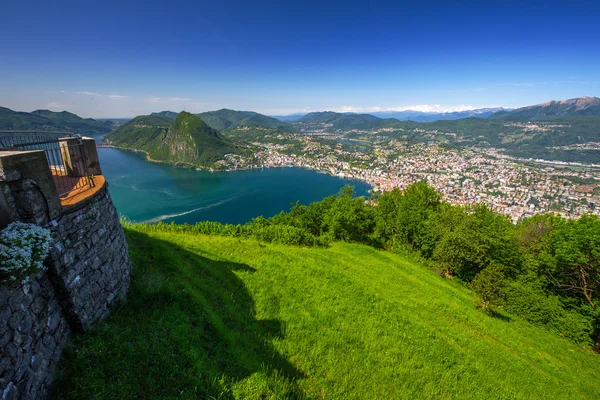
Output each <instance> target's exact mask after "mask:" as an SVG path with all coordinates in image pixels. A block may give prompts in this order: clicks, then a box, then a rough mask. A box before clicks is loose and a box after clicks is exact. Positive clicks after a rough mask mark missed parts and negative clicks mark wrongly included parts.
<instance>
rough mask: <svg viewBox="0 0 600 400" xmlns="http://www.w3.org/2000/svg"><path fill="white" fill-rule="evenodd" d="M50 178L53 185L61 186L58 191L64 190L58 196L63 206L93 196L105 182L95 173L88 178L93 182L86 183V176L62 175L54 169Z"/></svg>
mask: <svg viewBox="0 0 600 400" xmlns="http://www.w3.org/2000/svg"><path fill="white" fill-rule="evenodd" d="M52 179H53V180H54V185H55V186H56V187H57V188H61V189H60V192H62V193H65V192H66V193H65V194H63V195H62V196H60V204H61V205H62V206H63V207H66V206H72V205H74V204H77V203H79V202H80V201H82V200H85V199H87V198H88V197H91V196H93V195H94V194H96V192H98V190H100V189H101V188H102V186H104V182H105V180H104V177H103V176H102V175H95V176H94V178H90V180H91V181H92V183H93V184H92V185H88V184H87V178H85V177H80V178H78V177H72V176H64V175H60V174H58V173H55V171H52Z"/></svg>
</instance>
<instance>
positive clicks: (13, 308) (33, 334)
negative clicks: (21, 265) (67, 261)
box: [0, 272, 69, 400]
mask: <svg viewBox="0 0 600 400" xmlns="http://www.w3.org/2000/svg"><path fill="white" fill-rule="evenodd" d="M68 334H69V325H68V323H67V320H66V318H65V317H64V315H63V313H62V309H61V307H60V305H59V302H58V299H57V298H56V295H55V292H54V288H53V286H52V284H51V283H50V280H49V279H48V275H47V274H46V273H44V272H41V273H38V275H37V276H36V277H35V278H33V279H32V280H31V281H30V283H27V284H26V285H20V284H14V285H11V286H0V398H1V399H3V400H4V399H39V398H44V397H45V396H46V394H47V392H48V389H49V387H50V385H51V383H52V377H53V375H54V369H55V366H56V363H57V362H58V360H59V359H60V354H61V352H62V348H63V345H64V344H65V341H66V340H67V336H68Z"/></svg>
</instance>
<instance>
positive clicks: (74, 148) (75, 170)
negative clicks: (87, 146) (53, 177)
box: [58, 138, 87, 176]
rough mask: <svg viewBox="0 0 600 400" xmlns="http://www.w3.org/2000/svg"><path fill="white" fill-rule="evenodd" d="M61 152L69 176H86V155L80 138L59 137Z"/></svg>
mask: <svg viewBox="0 0 600 400" xmlns="http://www.w3.org/2000/svg"><path fill="white" fill-rule="evenodd" d="M58 145H59V146H60V154H61V155H62V159H63V162H64V163H65V169H66V172H67V175H69V176H86V175H87V173H86V171H85V155H84V152H83V146H82V144H81V142H80V141H79V139H71V138H64V139H59V142H58Z"/></svg>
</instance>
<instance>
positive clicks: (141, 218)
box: [98, 148, 371, 224]
mask: <svg viewBox="0 0 600 400" xmlns="http://www.w3.org/2000/svg"><path fill="white" fill-rule="evenodd" d="M98 156H99V158H100V164H101V167H102V173H103V175H104V176H105V178H106V180H107V181H108V184H109V191H110V194H111V196H112V198H113V201H114V203H115V206H116V207H117V210H118V212H119V215H122V216H127V217H128V218H129V219H131V220H132V221H134V222H157V221H165V222H171V221H175V222H176V223H190V224H193V223H196V222H198V221H218V222H222V223H233V224H238V223H240V224H241V223H245V222H248V221H250V220H251V219H252V218H254V217H257V216H259V215H263V216H265V217H271V216H273V215H275V214H277V213H279V212H280V211H282V210H285V211H288V210H289V208H290V204H291V203H293V202H295V201H297V200H299V201H300V202H301V203H302V204H309V203H312V202H314V201H319V200H321V199H323V198H324V197H327V196H330V195H332V194H335V193H337V192H338V191H339V190H340V188H342V187H343V186H344V185H346V184H350V185H353V186H354V187H355V188H356V193H357V194H358V195H367V194H368V191H369V190H370V189H371V186H370V185H369V184H367V183H365V182H362V181H356V180H348V179H340V178H336V177H333V176H330V175H325V174H321V173H318V172H316V171H311V170H305V169H301V168H265V169H254V170H247V171H234V172H208V171H196V170H191V169H182V168H174V167H171V166H169V165H165V164H156V163H150V162H147V161H146V160H145V159H144V156H143V155H142V154H141V153H133V152H130V151H125V150H118V149H111V148H99V149H98Z"/></svg>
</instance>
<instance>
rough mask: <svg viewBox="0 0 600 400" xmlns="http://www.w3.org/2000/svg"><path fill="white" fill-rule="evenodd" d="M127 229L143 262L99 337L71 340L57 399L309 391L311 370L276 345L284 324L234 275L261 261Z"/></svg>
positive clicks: (59, 377) (295, 394) (266, 394)
mask: <svg viewBox="0 0 600 400" xmlns="http://www.w3.org/2000/svg"><path fill="white" fill-rule="evenodd" d="M126 234H127V241H128V243H129V249H130V255H131V258H132V261H133V264H134V272H133V278H132V286H131V288H130V291H129V294H128V301H127V302H126V303H124V304H123V305H122V306H121V307H120V308H119V309H118V310H115V311H114V312H113V314H112V315H111V316H110V318H109V319H108V320H107V321H106V322H104V323H101V324H99V325H98V326H97V327H96V328H95V329H94V330H93V331H92V332H91V333H90V334H87V335H76V336H73V337H72V339H71V340H70V342H69V343H68V345H67V346H66V348H65V351H64V353H63V359H62V360H61V362H60V364H59V367H58V372H57V377H56V382H55V387H54V390H53V397H54V398H57V399H58V398H60V399H64V398H88V399H91V398H97V399H100V398H102V399H127V398H144V399H151V398H155V399H166V398H233V396H234V394H237V395H238V396H239V397H246V396H248V397H249V396H250V395H251V397H256V398H269V397H277V398H301V397H302V395H301V392H300V390H299V389H298V387H297V385H296V380H297V379H299V378H301V377H302V374H301V373H300V372H299V371H298V370H296V368H295V367H294V366H293V365H292V364H291V363H289V362H288V361H287V360H286V359H285V358H284V357H282V356H281V355H280V354H279V353H278V352H277V351H276V350H275V349H274V348H273V346H272V344H271V339H273V338H281V337H283V336H284V335H285V324H284V323H282V322H281V321H279V320H257V319H256V313H255V308H254V301H253V299H252V297H251V295H250V293H248V290H247V289H246V287H245V285H244V283H243V281H242V280H240V278H239V277H238V276H237V275H236V274H235V273H234V271H236V272H238V273H240V272H241V273H254V271H255V270H254V269H253V268H251V267H249V266H248V265H244V264H238V263H230V262H223V261H213V260H210V259H207V258H204V257H201V256H199V255H198V254H195V253H192V252H190V251H188V250H186V249H184V248H181V247H179V246H177V245H175V244H173V243H170V242H166V241H162V240H158V239H155V238H151V237H149V236H147V235H145V234H143V233H140V232H136V231H133V230H127V231H126ZM246 378H250V379H248V380H247V381H246V382H244V383H243V384H242V385H241V389H240V388H238V389H237V392H236V393H234V391H232V386H233V385H234V384H235V383H236V382H240V381H242V380H244V379H246ZM239 390H242V392H241V393H240V392H239Z"/></svg>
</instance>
